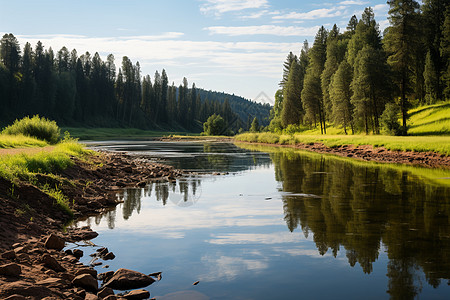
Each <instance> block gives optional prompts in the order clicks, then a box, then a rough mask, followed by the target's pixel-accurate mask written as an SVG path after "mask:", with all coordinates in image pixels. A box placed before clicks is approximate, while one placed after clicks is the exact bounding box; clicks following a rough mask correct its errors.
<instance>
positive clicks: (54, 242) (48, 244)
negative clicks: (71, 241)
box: [44, 233, 66, 251]
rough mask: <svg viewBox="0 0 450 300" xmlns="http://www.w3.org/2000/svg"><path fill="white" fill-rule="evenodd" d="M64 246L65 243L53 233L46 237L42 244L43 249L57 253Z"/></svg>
mask: <svg viewBox="0 0 450 300" xmlns="http://www.w3.org/2000/svg"><path fill="white" fill-rule="evenodd" d="M65 245H66V242H65V241H64V240H63V239H62V238H60V237H59V236H57V235H56V234H53V233H52V234H50V235H49V236H48V237H47V239H46V240H45V244H44V246H45V248H47V249H55V250H58V251H61V250H62V249H63V248H64V246H65Z"/></svg>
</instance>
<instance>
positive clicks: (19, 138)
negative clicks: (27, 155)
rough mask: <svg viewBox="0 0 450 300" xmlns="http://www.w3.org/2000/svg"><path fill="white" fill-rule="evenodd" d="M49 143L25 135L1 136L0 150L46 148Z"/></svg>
mask: <svg viewBox="0 0 450 300" xmlns="http://www.w3.org/2000/svg"><path fill="white" fill-rule="evenodd" d="M47 145H48V144H47V142H45V141H42V140H38V139H36V138H33V137H29V136H24V135H9V134H0V149H3V148H27V147H45V146H47Z"/></svg>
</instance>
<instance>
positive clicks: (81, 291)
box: [73, 288, 86, 299]
mask: <svg viewBox="0 0 450 300" xmlns="http://www.w3.org/2000/svg"><path fill="white" fill-rule="evenodd" d="M73 292H74V293H75V295H77V296H78V297H81V298H83V299H84V297H85V296H86V291H85V290H84V289H82V288H74V289H73Z"/></svg>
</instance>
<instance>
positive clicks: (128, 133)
mask: <svg viewBox="0 0 450 300" xmlns="http://www.w3.org/2000/svg"><path fill="white" fill-rule="evenodd" d="M63 131H68V132H70V135H71V136H73V137H76V138H79V139H80V140H107V139H130V140H133V139H145V138H155V137H162V136H167V135H194V136H195V135H199V134H198V133H185V132H168V131H153V130H142V129H136V128H76V127H65V128H63Z"/></svg>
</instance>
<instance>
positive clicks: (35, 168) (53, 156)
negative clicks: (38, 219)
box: [0, 139, 92, 215]
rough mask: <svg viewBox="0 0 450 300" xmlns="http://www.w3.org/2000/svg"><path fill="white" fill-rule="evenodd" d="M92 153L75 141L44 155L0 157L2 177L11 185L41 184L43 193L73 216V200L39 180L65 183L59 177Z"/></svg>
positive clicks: (0, 173) (65, 143)
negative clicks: (43, 176)
mask: <svg viewBox="0 0 450 300" xmlns="http://www.w3.org/2000/svg"><path fill="white" fill-rule="evenodd" d="M90 153H92V151H90V150H86V149H84V146H83V145H82V144H79V143H78V142H76V141H75V140H73V139H66V140H64V141H63V142H61V143H59V144H57V145H56V146H55V148H54V149H53V150H52V151H41V152H38V153H36V154H25V153H21V154H16V155H2V156H0V177H3V178H5V179H7V180H9V181H11V182H18V181H26V182H30V183H31V184H37V186H38V187H39V188H40V189H41V190H42V191H43V192H45V193H46V194H48V195H49V196H50V197H52V198H53V199H54V200H55V203H54V204H55V205H56V206H58V207H60V208H61V209H62V210H63V211H65V212H66V213H68V214H69V215H72V211H71V210H70V208H69V200H68V199H67V197H66V196H64V194H63V193H62V191H61V190H59V188H58V186H55V187H50V186H48V185H44V186H39V184H38V180H36V176H37V175H38V174H46V175H50V176H52V177H55V178H56V179H58V180H60V181H64V180H63V179H61V178H59V177H58V175H56V174H57V173H58V172H59V171H62V170H64V169H66V168H68V167H70V166H72V165H73V163H74V162H73V159H72V158H73V157H78V158H84V157H85V156H87V155H89V154H90ZM12 194H13V193H12Z"/></svg>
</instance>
